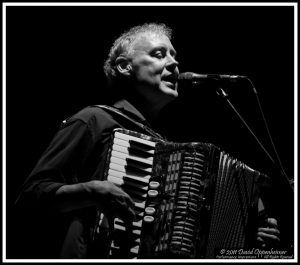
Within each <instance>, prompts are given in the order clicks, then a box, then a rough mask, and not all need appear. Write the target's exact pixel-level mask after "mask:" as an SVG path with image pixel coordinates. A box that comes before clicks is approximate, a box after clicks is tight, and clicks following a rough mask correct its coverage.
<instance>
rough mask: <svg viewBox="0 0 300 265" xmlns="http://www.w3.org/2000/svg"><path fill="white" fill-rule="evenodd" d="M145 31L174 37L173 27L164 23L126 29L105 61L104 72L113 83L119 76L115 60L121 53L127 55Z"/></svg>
mask: <svg viewBox="0 0 300 265" xmlns="http://www.w3.org/2000/svg"><path fill="white" fill-rule="evenodd" d="M143 33H154V34H158V35H165V36H167V37H168V38H169V39H171V38H172V29H171V28H169V27H168V26H166V25H165V24H163V23H145V24H142V25H138V26H135V27H132V28H130V29H129V30H127V31H125V32H124V33H123V34H122V35H121V36H120V37H119V38H117V39H116V40H115V41H114V43H113V45H112V47H111V49H110V52H109V54H108V58H107V60H106V61H105V63H104V67H103V69H104V73H105V75H106V77H107V79H108V81H109V83H112V82H113V80H114V79H115V78H116V77H117V71H116V64H115V61H116V59H117V58H118V56H120V55H121V54H123V55H125V56H126V55H127V54H128V53H129V52H130V48H131V44H132V43H133V41H134V40H135V39H136V38H137V36H138V35H140V34H143Z"/></svg>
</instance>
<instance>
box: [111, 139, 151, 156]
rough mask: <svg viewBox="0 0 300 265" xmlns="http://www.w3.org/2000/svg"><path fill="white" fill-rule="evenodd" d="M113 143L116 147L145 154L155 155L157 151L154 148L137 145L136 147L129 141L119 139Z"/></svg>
mask: <svg viewBox="0 0 300 265" xmlns="http://www.w3.org/2000/svg"><path fill="white" fill-rule="evenodd" d="M113 143H114V144H116V145H119V146H122V147H125V148H133V149H136V150H139V151H142V152H145V153H147V154H150V155H153V154H154V153H155V150H154V149H152V147H148V148H147V147H146V148H143V147H142V146H137V145H136V146H134V144H132V143H130V142H128V141H125V140H122V139H119V138H114V140H113Z"/></svg>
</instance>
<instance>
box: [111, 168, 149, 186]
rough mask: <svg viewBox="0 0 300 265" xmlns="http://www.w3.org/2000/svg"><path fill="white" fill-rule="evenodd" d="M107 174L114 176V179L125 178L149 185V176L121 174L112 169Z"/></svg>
mask: <svg viewBox="0 0 300 265" xmlns="http://www.w3.org/2000/svg"><path fill="white" fill-rule="evenodd" d="M108 174H109V175H111V176H114V177H118V178H123V177H126V178H129V179H132V180H134V181H138V182H141V183H144V184H145V185H146V184H147V185H148V184H149V180H150V178H151V176H150V175H144V176H138V175H131V174H124V173H123V172H120V171H116V170H113V169H109V170H108Z"/></svg>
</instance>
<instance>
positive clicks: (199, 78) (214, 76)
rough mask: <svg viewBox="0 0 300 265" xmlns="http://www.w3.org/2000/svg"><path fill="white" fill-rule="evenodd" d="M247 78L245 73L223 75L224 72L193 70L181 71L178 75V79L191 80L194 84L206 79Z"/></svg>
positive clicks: (228, 79)
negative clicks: (197, 71) (200, 72)
mask: <svg viewBox="0 0 300 265" xmlns="http://www.w3.org/2000/svg"><path fill="white" fill-rule="evenodd" d="M244 78H247V77H246V76H243V75H222V74H197V73H192V72H185V73H180V74H179V76H178V81H179V82H180V81H191V82H193V84H198V83H201V82H203V81H206V80H215V81H218V80H227V81H237V80H239V79H244Z"/></svg>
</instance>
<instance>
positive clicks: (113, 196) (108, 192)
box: [86, 180, 135, 223]
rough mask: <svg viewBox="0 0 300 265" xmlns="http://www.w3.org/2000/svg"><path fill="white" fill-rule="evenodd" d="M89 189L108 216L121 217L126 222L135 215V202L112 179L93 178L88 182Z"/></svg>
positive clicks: (92, 197)
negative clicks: (100, 179)
mask: <svg viewBox="0 0 300 265" xmlns="http://www.w3.org/2000/svg"><path fill="white" fill-rule="evenodd" d="M86 187H87V190H88V192H89V194H90V195H91V197H90V198H91V199H92V200H93V201H94V202H95V204H96V206H97V207H98V208H99V209H101V210H103V212H104V213H106V215H107V216H108V217H111V218H115V217H117V218H120V219H122V220H123V221H124V222H126V223H130V222H132V221H133V219H134V217H135V212H134V202H133V200H132V199H131V198H130V196H129V195H128V194H127V193H126V192H124V191H123V190H122V189H121V188H119V187H118V186H116V185H115V184H113V183H112V182H110V181H99V180H92V181H89V182H87V183H86Z"/></svg>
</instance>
